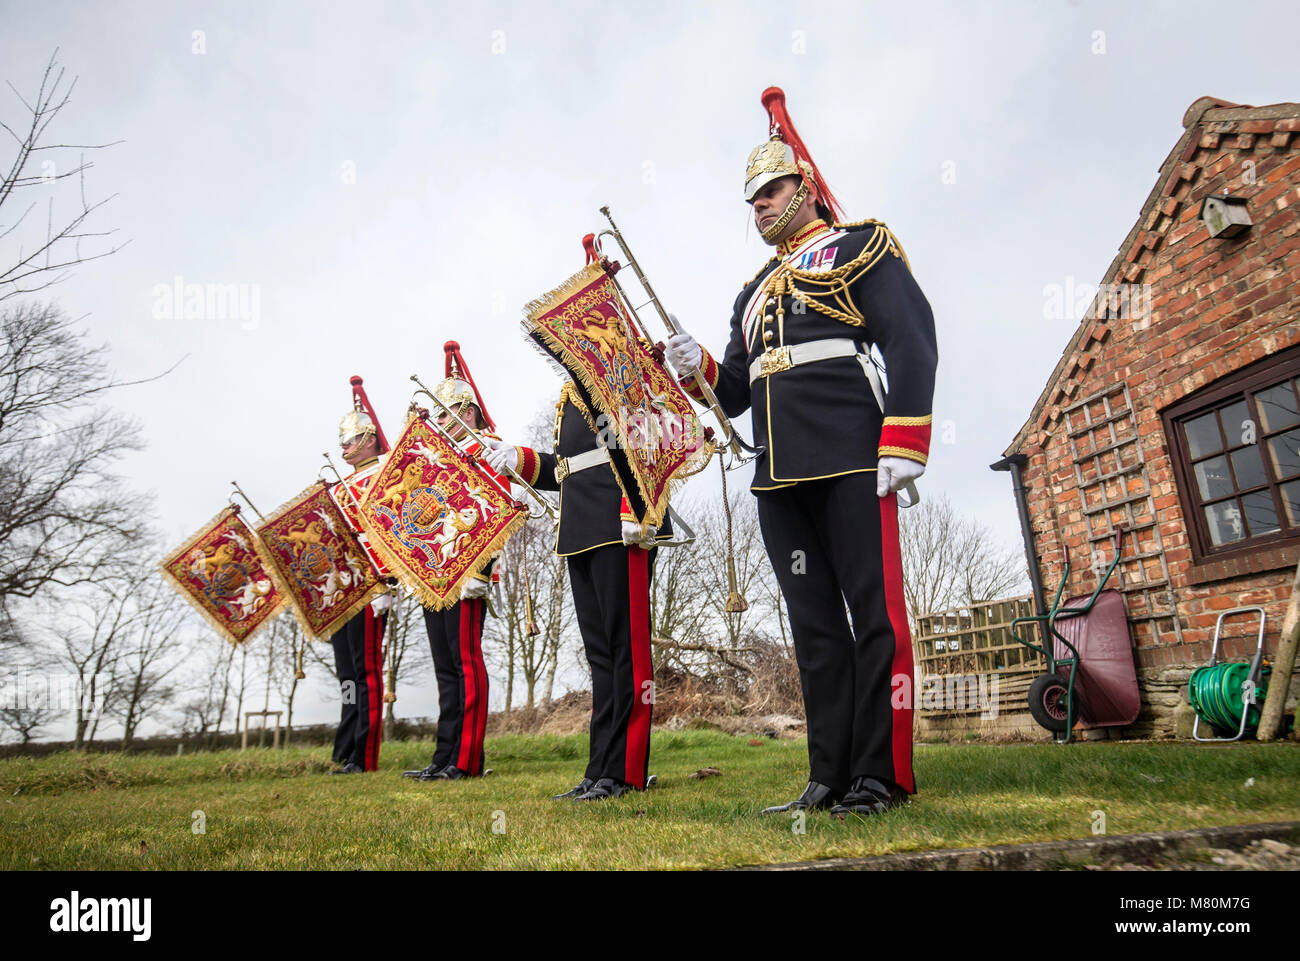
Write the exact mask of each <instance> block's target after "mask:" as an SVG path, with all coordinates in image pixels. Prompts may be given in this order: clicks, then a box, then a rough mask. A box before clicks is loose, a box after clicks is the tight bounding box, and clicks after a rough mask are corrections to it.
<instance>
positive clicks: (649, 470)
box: [524, 263, 713, 526]
mask: <svg viewBox="0 0 1300 961" xmlns="http://www.w3.org/2000/svg"><path fill="white" fill-rule="evenodd" d="M524 315H525V321H524V330H525V332H526V333H527V334H528V335H529V336H530V337H532V338H533V340H534V341H536V342H537V343H538V344H539V345H540V346H541V347H542V349H543V350H544V351H545V352H546V353H547V354H549V355H550V356H551V357H553V358H555V360H556V361H558V362H559V363H560V364H561V365H562V366H563V367H564V368H565V369H566V370H567V371H568V372H569V373H570V374H572V375H573V378H574V382H575V384H576V385H577V387H578V392H579V393H580V394H581V395H582V399H583V400H584V401H585V402H586V405H587V409H588V410H590V411H591V412H592V413H593V414H594V415H597V416H596V418H595V423H592V424H591V429H592V430H593V431H594V432H595V433H596V435H597V437H599V438H600V440H601V443H603V444H604V445H605V446H606V447H608V448H609V452H610V461H611V463H612V464H613V466H614V474H615V476H616V477H617V478H618V482H619V486H620V487H622V488H623V494H624V496H626V497H627V499H628V503H629V505H631V507H632V510H633V512H634V513H635V514H636V516H637V517H638V518H639V519H640V520H641V523H642V525H643V526H644V525H651V524H653V525H656V526H657V525H659V524H662V523H663V520H664V517H665V515H666V514H667V512H668V498H669V494H670V493H671V491H672V487H673V486H674V484H675V482H677V481H680V480H684V479H685V478H686V477H687V476H689V475H690V474H693V473H695V472H696V471H698V470H700V469H701V468H703V467H704V466H705V465H706V464H707V462H708V459H709V457H710V456H712V454H713V445H712V443H711V442H710V441H707V440H706V439H705V437H704V433H703V428H702V426H701V425H700V420H699V417H698V415H697V414H696V413H695V408H694V406H693V405H692V404H691V400H690V398H689V397H687V396H686V394H685V393H684V392H683V391H682V389H681V388H680V387H679V386H678V385H677V382H676V381H675V380H673V378H672V377H671V376H669V374H668V372H667V371H666V370H664V368H663V365H662V364H661V363H659V362H657V361H656V360H655V358H654V356H653V355H652V354H651V353H650V348H649V346H648V345H647V344H646V343H644V342H643V341H642V340H641V339H640V338H638V337H637V336H636V334H635V329H634V328H633V326H632V324H631V322H630V320H629V317H628V311H627V309H626V305H624V304H623V302H622V298H621V297H620V296H619V293H618V288H617V287H615V285H614V280H613V278H612V277H611V276H610V275H609V274H608V273H607V272H606V271H605V269H604V268H603V267H602V266H601V265H600V264H599V263H593V264H588V265H587V266H586V267H584V268H583V269H582V270H580V271H579V272H578V273H576V274H574V275H573V276H572V277H570V278H569V279H568V280H566V281H565V282H564V283H563V284H561V285H560V286H559V287H557V288H556V289H555V290H553V291H551V292H550V293H548V294H545V295H544V296H542V297H540V298H538V299H537V300H534V301H533V302H531V303H530V304H528V305H527V306H526V307H525V308H524Z"/></svg>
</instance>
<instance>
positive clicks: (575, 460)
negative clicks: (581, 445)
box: [555, 447, 609, 484]
mask: <svg viewBox="0 0 1300 961" xmlns="http://www.w3.org/2000/svg"><path fill="white" fill-rule="evenodd" d="M608 463H609V451H608V450H607V449H605V448H604V447H597V448H595V449H594V450H589V451H584V452H583V453H581V454H574V455H573V456H572V457H556V458H555V482H556V483H557V484H562V483H564V479H565V478H566V477H568V476H569V475H570V474H576V473H578V471H580V470H586V469H587V468H588V467H595V466H596V465H597V464H608Z"/></svg>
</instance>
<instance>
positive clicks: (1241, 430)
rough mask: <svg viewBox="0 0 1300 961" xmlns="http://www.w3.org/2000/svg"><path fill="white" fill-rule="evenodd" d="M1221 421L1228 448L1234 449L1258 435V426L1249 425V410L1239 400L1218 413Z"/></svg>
mask: <svg viewBox="0 0 1300 961" xmlns="http://www.w3.org/2000/svg"><path fill="white" fill-rule="evenodd" d="M1219 417H1220V418H1222V420H1223V436H1224V437H1226V438H1228V446H1229V447H1236V446H1237V445H1238V444H1244V443H1246V442H1247V439H1248V438H1250V437H1253V436H1254V435H1255V434H1257V433H1259V425H1258V424H1252V423H1250V419H1251V418H1250V408H1249V407H1247V406H1246V402H1245V401H1244V400H1239V401H1237V402H1236V403H1235V404H1232V405H1231V406H1229V407H1225V408H1223V409H1222V410H1221V411H1219Z"/></svg>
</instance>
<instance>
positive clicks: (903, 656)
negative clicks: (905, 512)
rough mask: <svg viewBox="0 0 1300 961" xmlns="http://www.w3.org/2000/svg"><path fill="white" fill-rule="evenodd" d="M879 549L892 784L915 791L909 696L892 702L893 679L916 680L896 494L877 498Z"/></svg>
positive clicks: (910, 685)
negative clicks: (889, 642) (888, 653)
mask: <svg viewBox="0 0 1300 961" xmlns="http://www.w3.org/2000/svg"><path fill="white" fill-rule="evenodd" d="M880 552H881V562H882V575H883V577H884V581H885V609H886V610H887V611H888V612H889V623H890V626H891V627H893V629H894V660H893V663H892V664H891V666H890V671H889V676H890V679H891V680H890V692H891V705H890V707H891V710H890V712H889V716H890V718H891V723H892V731H891V734H890V742H891V744H892V746H893V751H892V753H893V756H894V783H895V784H897V785H898V786H899V787H900V788H902V789H903V790H904V791H906V792H907V793H908V794H915V793H916V782H915V780H914V779H913V776H912V698H910V697H909V698H907V699H906V700H905V702H904V704H903V706H902V707H898V706H896V705H894V704H893V703H892V691H893V680H892V679H893V678H896V677H905V678H906V679H907V690H911V689H912V686H913V685H914V683H915V676H914V675H915V670H914V668H913V666H912V634H911V631H909V630H908V627H907V603H906V601H905V600H904V597H903V559H902V554H901V553H900V551H899V547H898V495H897V494H890V495H889V496H888V497H882V498H880Z"/></svg>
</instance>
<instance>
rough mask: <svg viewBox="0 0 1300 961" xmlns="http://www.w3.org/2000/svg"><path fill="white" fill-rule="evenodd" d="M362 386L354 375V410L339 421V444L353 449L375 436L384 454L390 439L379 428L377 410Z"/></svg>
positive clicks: (380, 450) (358, 378) (360, 381)
mask: <svg viewBox="0 0 1300 961" xmlns="http://www.w3.org/2000/svg"><path fill="white" fill-rule="evenodd" d="M361 385H362V380H361V378H360V377H357V376H355V375H354V376H353V378H352V409H351V410H349V411H348V412H347V413H346V414H344V415H343V419H342V420H341V421H339V444H340V446H343V447H351V446H352V445H353V444H356V443H358V442H361V441H364V440H365V439H366V438H367V437H370V436H375V437H378V438H379V452H380V453H381V454H382V453H384V452H385V451H386V450H388V439H387V438H386V437H384V429H383V428H382V427H380V426H379V420H378V418H376V417H375V410H374V408H373V407H371V406H370V398H369V397H367V396H366V390H365V388H364V387H362V386H361Z"/></svg>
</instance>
